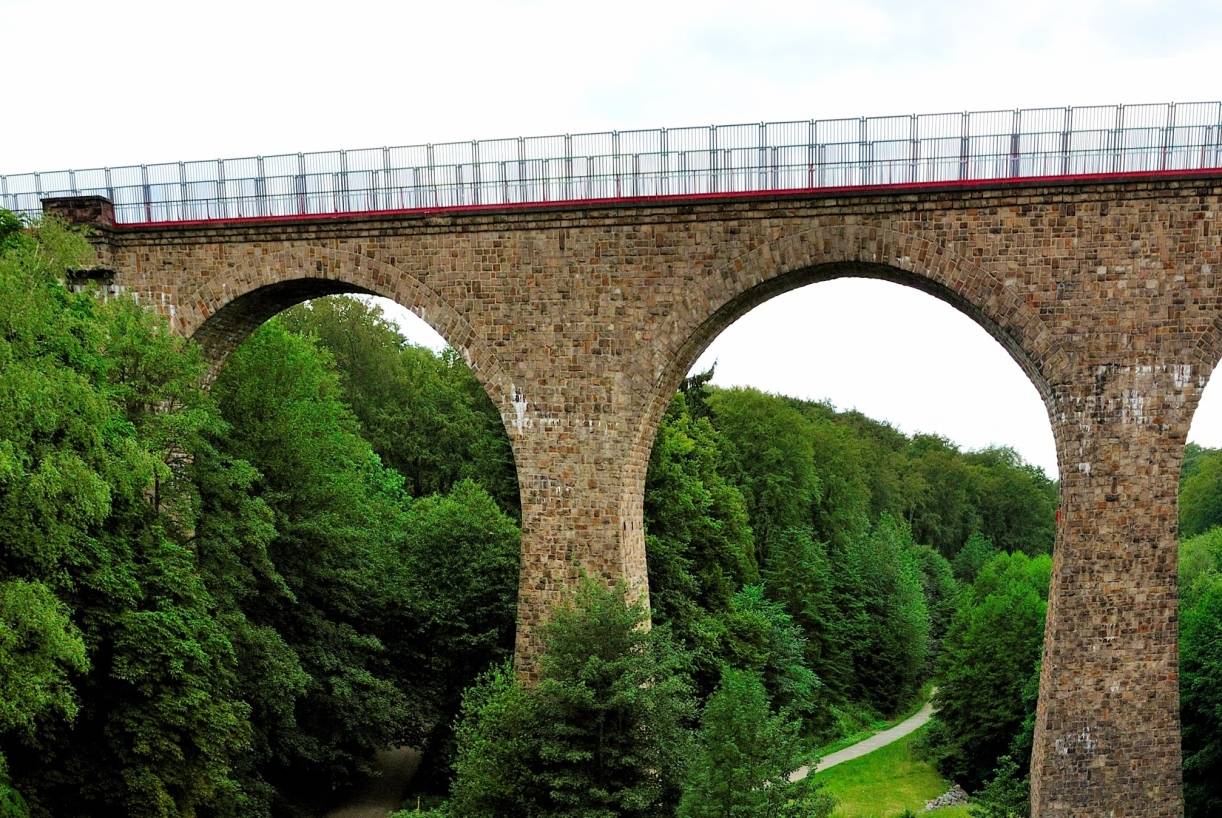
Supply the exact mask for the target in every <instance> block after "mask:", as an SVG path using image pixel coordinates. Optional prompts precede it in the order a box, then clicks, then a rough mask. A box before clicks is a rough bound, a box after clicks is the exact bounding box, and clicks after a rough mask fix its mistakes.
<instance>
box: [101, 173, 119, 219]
mask: <svg viewBox="0 0 1222 818" xmlns="http://www.w3.org/2000/svg"><path fill="white" fill-rule="evenodd" d="M103 172H104V173H105V174H106V198H107V199H110V201H111V204H116V205H117V204H118V203H117V202H115V185H114V180H113V179H111V177H110V168H103ZM115 212H116V213H117V212H118V211H117V210H116V211H115ZM116 221H118V218H117V217H116Z"/></svg>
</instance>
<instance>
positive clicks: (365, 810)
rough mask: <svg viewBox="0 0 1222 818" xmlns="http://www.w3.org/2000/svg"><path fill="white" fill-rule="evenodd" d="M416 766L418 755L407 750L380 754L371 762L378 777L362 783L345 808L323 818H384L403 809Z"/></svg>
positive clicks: (418, 761) (399, 749)
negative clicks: (404, 799)
mask: <svg viewBox="0 0 1222 818" xmlns="http://www.w3.org/2000/svg"><path fill="white" fill-rule="evenodd" d="M419 764H420V754H419V753H417V752H416V751H415V750H413V749H411V748H409V747H399V748H396V749H394V750H382V751H381V752H380V753H378V754H377V757H376V758H375V759H374V766H375V767H376V768H377V770H378V772H379V773H381V774H380V775H378V776H375V777H373V778H371V779H369V780H368V781H366V782H365V784H364V785H362V786H361V787H360V788H359V789H357V791H356V792H355V793H354V794H353V796H352V798H351V799H350V800H349V801H348V803H347V804H345V805H344V806H342V807H338V808H336V809H333V810H331V811H330V812H328V813H327V814H326V815H325V816H324V818H386V816H388V815H390V814H391V813H392V812H394V811H395V810H397V809H399V808H400V807H402V806H403V797H404V794H405V793H406V792H407V785H408V784H410V783H411V780H412V776H413V775H415V774H416V767H417V766H418V765H419Z"/></svg>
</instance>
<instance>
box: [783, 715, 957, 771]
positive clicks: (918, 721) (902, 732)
mask: <svg viewBox="0 0 1222 818" xmlns="http://www.w3.org/2000/svg"><path fill="white" fill-rule="evenodd" d="M932 716H933V702H932V701H928V702H925V706H924V707H922V708H921V709H920V710H918V711H917V712H916V713H915V714H914V715H911V716H909V717H908V718H906V719H904V720H903V721H901V722H900V723H899V724H897V725H895V726H894V727H892V728H890V729H887V730H883V731H882V732H881V733H875V734H874V735H872V736H870V737H869V738H868V739H864V740H862V741H859V742H857V743H856V744H850V745H849V746H848V747H845V748H844V749H843V750H837V751H836V752H834V753H828V754H827V755H826V756H824V757H823V758H821V759H819V762H818V764H816V765H815V769H814V772H819V771H820V770H826V769H827V768H829V767H835V766H836V765H837V764H843V763H844V762H846V761H852V760H853V759H855V758H861V757H862V756H864V755H867V754H869V753H872V752H874V751H875V750H877V749H878V748H879V747H886V746H887V745H888V744H890V743H892V742H893V741H899V740H900V739H902V738H903V737H904V736H906V735H908V734H909V733H912V732H914V731H915V730H919V729H920V728H921V727H922V726H924V725H925V723H926V722H928V721H929V719H930V718H931V717H932ZM811 772H812V771H811V768H810V765H809V764H808V765H807V766H805V767H799V768H798V769H796V770H794V771H793V772H792V773H790V774H789V780H790V781H801V780H802V779H803V778H806V776H808V775H810V774H811Z"/></svg>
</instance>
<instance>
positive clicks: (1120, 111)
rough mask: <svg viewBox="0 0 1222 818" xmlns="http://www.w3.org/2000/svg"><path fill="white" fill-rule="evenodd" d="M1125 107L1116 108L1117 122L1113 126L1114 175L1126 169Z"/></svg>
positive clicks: (1112, 169)
mask: <svg viewBox="0 0 1222 818" xmlns="http://www.w3.org/2000/svg"><path fill="white" fill-rule="evenodd" d="M1124 141H1125V140H1124V106H1123V105H1117V106H1116V122H1115V124H1114V125H1113V126H1112V167H1111V171H1112V173H1119V172H1120V171H1121V170H1123V169H1124Z"/></svg>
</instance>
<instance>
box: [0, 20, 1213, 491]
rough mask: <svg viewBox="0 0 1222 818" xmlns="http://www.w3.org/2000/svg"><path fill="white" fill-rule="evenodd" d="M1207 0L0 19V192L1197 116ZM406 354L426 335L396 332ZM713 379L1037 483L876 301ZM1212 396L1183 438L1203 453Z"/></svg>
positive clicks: (744, 348) (920, 300)
mask: <svg viewBox="0 0 1222 818" xmlns="http://www.w3.org/2000/svg"><path fill="white" fill-rule="evenodd" d="M1220 43H1222V3H1220V2H1217V0H1214V1H1213V2H1154V0H1106V2H1104V1H1102V0H1100V1H1099V2H1095V1H1094V0H1086V1H1084V2H1075V0H1026V2H1022V3H1015V2H1013V1H1012V0H1008V1H1007V2H984V1H983V0H976V2H929V1H928V0H921V1H920V2H912V0H885V1H883V0H879V1H877V2H846V0H837V1H836V2H819V1H818V0H802V1H801V2H779V0H738V1H737V2H721V1H720V0H701V2H672V1H669V0H650V1H649V2H637V1H636V0H617V1H616V2H608V3H580V2H572V0H568V2H550V0H539V1H538V2H508V1H507V0H501V1H500V2H433V3H416V2H386V3H377V2H369V0H345V2H343V3H335V2H327V3H316V2H303V1H302V0H297V1H296V2H283V3H282V2H263V1H261V0H243V2H232V1H231V0H209V2H206V3H197V2H188V1H186V0H178V2H168V1H167V0H156V1H155V2H128V1H127V0H112V1H111V2H108V3H98V2H96V0H89V2H78V1H77V0H57V2H49V0H0V56H2V62H3V64H4V66H5V68H6V81H5V91H4V96H5V102H4V105H3V108H2V111H3V113H0V173H19V172H26V171H31V170H59V169H63V168H68V167H77V168H85V167H98V166H105V165H111V166H115V165H124V164H138V163H141V162H147V163H152V162H159V161H171V160H179V159H203V158H215V157H223V156H247V155H258V154H263V155H268V154H274V153H282V152H296V151H310V150H323V149H332V148H341V147H344V148H361V147H371V146H382V145H396V144H399V145H402V144H413V143H421V142H443V141H448V140H455V139H473V138H494V137H501V136H518V135H532V134H545V133H566V132H568V133H575V132H580V131H591V130H609V129H621V130H625V129H630V128H637V127H657V126H662V125H666V126H678V125H690V124H709V123H723V122H755V121H760V120H781V119H805V118H810V117H835V116H858V115H874V114H894V113H909V112H912V113H924V112H937V111H959V110H965V109H987V108H1013V107H1019V106H1022V107H1026V106H1052V105H1067V104H1099V103H1116V102H1130V103H1135V102H1165V101H1173V100H1174V101H1198V100H1213V99H1217V98H1218V97H1219V96H1222V83H1219V81H1218V77H1219V66H1220V64H1222V45H1220ZM408 331H409V333H410V334H413V335H415V336H416V337H417V338H418V339H420V340H425V341H428V340H429V339H428V334H427V333H423V334H421V333H420V332H418V331H417V329H416V328H415V327H414V325H410V324H409V325H408ZM712 358H716V359H717V360H718V362H719V364H718V370H717V381H718V382H721V383H735V384H737V383H749V384H752V385H756V386H760V387H762V388H766V389H770V390H774V391H782V392H787V393H790V394H795V395H801V396H804V397H812V398H827V399H830V400H831V401H833V402H834V403H835V404H836V405H838V406H841V407H856V408H859V409H861V410H862V411H865V412H867V413H868V414H870V415H873V416H875V417H879V418H883V419H887V420H890V421H892V422H893V423H895V424H896V425H897V426H899V427H900V428H902V429H904V430H905V431H914V430H923V431H933V432H938V433H940V434H944V435H946V436H948V437H950V438H952V439H954V440H956V441H959V442H960V443H962V444H964V445H966V446H973V447H974V446H980V445H986V444H989V443H1007V444H1010V445H1013V446H1015V447H1016V448H1017V449H1018V450H1019V451H1020V452H1021V453H1022V454H1023V455H1024V456H1025V457H1027V458H1028V459H1029V460H1031V461H1033V462H1035V463H1038V464H1040V465H1042V466H1043V467H1044V468H1045V469H1046V470H1048V471H1049V472H1050V473H1054V472H1055V458H1054V456H1053V450H1052V436H1051V433H1050V431H1049V428H1048V420H1047V417H1046V414H1045V412H1044V408H1043V405H1042V403H1041V402H1040V400H1039V398H1038V397H1037V396H1036V393H1035V390H1034V388H1033V387H1032V386H1031V385H1030V383H1029V382H1027V380H1026V378H1025V376H1024V375H1023V374H1022V372H1021V371H1020V370H1019V369H1018V366H1017V365H1016V364H1015V363H1014V362H1013V361H1012V360H1011V359H1010V358H1009V357H1008V356H1007V355H1006V353H1005V352H1004V351H1002V349H1001V348H1000V347H999V346H998V345H997V344H996V343H995V342H993V341H992V340H991V339H990V338H989V337H988V336H987V335H986V334H985V333H984V331H983V330H982V329H981V328H980V327H978V326H977V325H975V324H974V323H973V322H971V321H970V320H969V319H967V318H966V317H964V316H962V315H961V314H959V313H958V312H956V311H955V310H954V309H952V308H951V307H948V306H946V305H944V304H942V303H941V302H938V301H935V300H934V299H932V298H930V297H929V296H926V295H923V294H921V293H917V292H915V291H911V290H906V289H904V288H902V287H899V286H897V285H888V284H881V283H878V282H864V281H838V282H831V283H827V284H821V285H816V286H814V287H809V288H805V289H803V290H799V291H797V292H794V293H791V294H789V295H787V296H782V297H780V298H777V299H775V300H774V301H772V302H769V303H768V304H765V305H763V306H761V307H759V308H758V309H756V310H755V311H753V312H752V313H750V314H748V315H747V316H745V317H744V318H743V319H742V320H741V321H739V322H738V323H737V324H735V325H734V326H733V327H732V328H730V329H729V330H727V331H726V332H725V333H724V334H723V335H722V336H721V337H720V338H719V339H718V340H717V341H716V342H715V343H714V345H713V347H712V348H711V349H710V350H709V353H708V355H706V360H711V359H712ZM1215 390H1217V391H1219V392H1222V388H1220V387H1216V386H1215V387H1214V388H1212V389H1210V390H1209V392H1208V393H1207V395H1206V403H1205V404H1203V406H1202V409H1201V411H1200V412H1199V413H1198V416H1197V420H1196V423H1195V425H1194V429H1193V437H1194V438H1195V439H1198V440H1201V441H1202V442H1205V443H1209V444H1211V445H1222V395H1216V394H1215Z"/></svg>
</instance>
